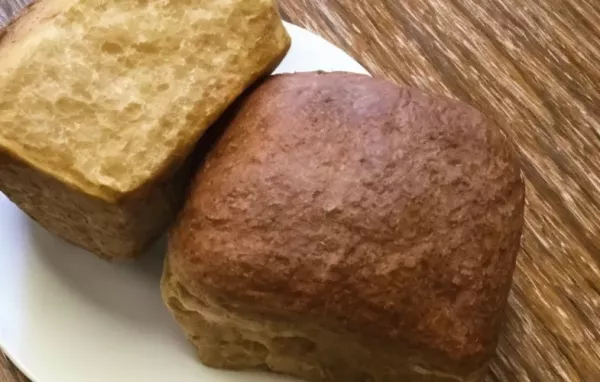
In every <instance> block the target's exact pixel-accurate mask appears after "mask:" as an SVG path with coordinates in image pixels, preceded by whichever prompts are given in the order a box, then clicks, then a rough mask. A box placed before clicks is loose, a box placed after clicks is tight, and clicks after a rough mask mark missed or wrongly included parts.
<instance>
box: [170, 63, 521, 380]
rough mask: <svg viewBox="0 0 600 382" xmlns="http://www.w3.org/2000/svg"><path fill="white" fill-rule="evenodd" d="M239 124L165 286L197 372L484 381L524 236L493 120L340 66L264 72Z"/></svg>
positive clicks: (183, 219) (180, 231)
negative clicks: (193, 350) (193, 351)
mask: <svg viewBox="0 0 600 382" xmlns="http://www.w3.org/2000/svg"><path fill="white" fill-rule="evenodd" d="M235 113H236V115H235V116H233V121H232V122H231V124H230V125H229V127H228V129H227V130H226V132H225V134H224V136H223V137H222V138H221V139H220V141H219V142H218V143H217V145H216V147H215V149H214V150H213V151H212V153H211V155H210V156H209V157H208V159H207V161H206V163H205V166H204V167H203V169H202V170H201V171H200V172H199V173H198V174H197V177H196V179H195V181H194V185H193V187H192V189H191V195H190V198H189V200H188V201H187V203H186V206H185V207H184V210H183V213H182V215H181V216H180V219H179V221H178V222H177V224H176V225H175V227H174V228H173V230H172V232H171V234H170V240H169V253H168V259H167V266H166V269H165V274H164V277H163V294H164V298H165V300H166V302H167V304H168V305H169V307H170V308H171V309H172V310H173V312H174V313H175V316H176V317H177V319H178V321H179V322H180V323H181V324H182V326H183V328H184V330H185V331H186V332H187V334H188V336H189V337H190V339H191V340H192V342H194V344H195V345H196V346H197V347H198V349H199V354H200V358H201V359H202V361H203V362H205V363H206V364H208V365H211V366H217V367H226V368H246V367H266V368H269V369H271V370H273V371H276V372H281V373H286V374H291V375H295V376H299V377H302V378H305V379H307V380H309V381H338V382H339V381H344V382H351V381H376V382H396V381H453V380H456V381H467V380H475V379H477V378H478V376H479V375H480V373H481V371H482V370H483V367H484V366H485V363H486V361H487V360H488V359H489V358H490V356H491V355H492V354H493V352H494V349H495V345H496V341H497V335H498V331H499V329H500V324H501V320H502V316H503V309H504V307H505V304H506V300H507V294H508V291H509V288H510V285H511V277H512V273H513V269H514V265H515V258H516V254H517V252H518V249H519V242H520V236H521V231H522V226H523V207H524V185H523V181H522V178H521V174H520V170H519V166H518V164H517V163H516V161H515V159H514V157H513V156H512V155H511V151H510V148H509V146H508V145H507V143H506V142H505V139H504V138H503V136H502V135H501V134H500V132H499V131H498V129H497V128H496V126H494V125H493V123H491V122H490V121H489V120H488V119H486V118H485V117H484V116H483V115H482V114H481V113H479V112H478V111H476V110H474V109H473V108H471V107H469V106H467V105H465V104H462V103H459V102H454V101H450V100H447V99H444V98H439V97H433V96H430V95H426V94H423V93H422V92H421V91H418V90H415V89H408V88H399V87H397V86H395V85H393V84H391V83H389V82H386V81H384V80H380V79H372V78H370V77H368V76H362V75H355V74H346V73H333V74H325V73H306V74H293V75H279V76H274V77H272V78H270V79H268V80H267V81H265V82H264V83H263V84H262V85H261V86H260V87H259V88H258V89H257V90H255V91H254V92H253V93H252V94H251V95H250V96H248V97H247V98H246V99H245V100H244V101H243V102H242V103H241V106H240V107H239V108H238V109H236V111H235ZM369 378H370V379H369Z"/></svg>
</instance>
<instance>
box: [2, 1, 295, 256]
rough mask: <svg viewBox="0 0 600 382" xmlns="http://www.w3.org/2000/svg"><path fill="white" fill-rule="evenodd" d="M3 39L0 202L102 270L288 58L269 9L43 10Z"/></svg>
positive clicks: (155, 215)
mask: <svg viewBox="0 0 600 382" xmlns="http://www.w3.org/2000/svg"><path fill="white" fill-rule="evenodd" d="M0 36H1V37H0V191H2V192H4V193H5V194H6V195H7V196H8V197H9V198H10V199H11V200H12V201H13V202H15V203H16V204H17V205H19V206H21V207H22V208H23V210H24V211H26V212H27V213H28V214H29V215H30V216H32V217H33V218H34V219H36V220H37V221H39V222H40V223H42V225H44V226H45V227H46V228H47V229H49V230H50V231H53V232H55V233H57V234H59V235H61V236H63V237H65V238H66V239H67V240H69V241H71V242H73V243H76V244H78V245H80V246H83V247H85V248H87V249H90V250H92V251H94V252H96V253H97V254H99V255H101V256H104V257H107V258H120V257H131V256H134V255H135V254H136V253H137V252H139V250H140V249H141V248H143V247H145V245H146V244H147V243H148V242H149V241H151V240H152V239H153V238H155V237H156V236H157V235H159V234H160V233H161V232H162V230H163V229H164V228H165V227H166V225H167V224H168V222H169V221H170V219H171V218H172V216H173V213H174V212H175V211H176V209H177V208H176V206H177V205H178V203H179V201H180V194H181V187H182V185H184V184H185V180H184V179H183V178H185V176H184V175H183V174H182V173H181V172H182V171H184V170H182V168H183V167H185V166H184V163H185V162H186V160H187V158H188V157H189V156H190V154H191V153H192V151H193V149H194V147H195V145H196V143H197V142H198V140H199V139H200V138H201V137H202V135H203V133H204V132H205V131H206V129H207V128H208V127H209V126H210V125H211V124H212V123H213V122H214V121H215V120H216V119H217V118H218V117H219V116H220V115H221V113H222V112H223V111H224V110H225V109H226V108H227V107H228V106H229V105H230V104H231V103H232V102H233V101H234V100H235V99H236V97H238V96H239V95H240V94H241V93H242V92H243V91H244V90H245V89H246V88H247V87H249V86H250V85H251V84H252V83H254V82H255V81H256V80H257V79H258V78H260V77H262V76H264V75H265V74H268V73H270V72H271V71H272V70H273V69H274V68H275V67H276V66H277V65H278V64H279V62H280V61H281V60H282V59H283V57H284V55H285V53H286V52H287V50H288V49H289V46H290V38H289V36H288V34H287V32H286V30H285V28H284V26H283V23H282V21H281V19H280V16H279V14H278V11H277V9H276V8H275V5H274V3H273V1H272V0H231V1H222V0H195V1H182V2H176V1H145V0H138V1H117V0H89V1H84V0H43V1H40V2H38V3H35V4H33V5H31V6H30V7H29V8H28V9H27V10H26V11H24V12H23V13H22V14H21V15H20V17H18V18H17V19H16V20H15V21H14V22H12V23H11V24H10V25H9V26H8V27H7V28H5V29H4V30H3V32H2V33H0ZM148 219H150V221H148Z"/></svg>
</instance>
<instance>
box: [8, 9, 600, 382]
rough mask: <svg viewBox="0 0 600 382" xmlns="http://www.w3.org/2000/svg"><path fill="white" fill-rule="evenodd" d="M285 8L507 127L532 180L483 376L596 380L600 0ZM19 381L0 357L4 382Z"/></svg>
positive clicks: (385, 70)
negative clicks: (499, 331) (509, 286)
mask: <svg viewBox="0 0 600 382" xmlns="http://www.w3.org/2000/svg"><path fill="white" fill-rule="evenodd" d="M2 1H6V0H0V4H1V2H2ZM280 3H281V8H282V12H283V14H284V16H285V18H287V19H289V20H291V21H293V22H294V23H297V24H299V25H302V26H305V27H307V28H308V29H311V30H313V31H315V32H317V33H319V34H321V35H322V36H324V37H326V38H327V39H329V40H330V41H332V42H334V43H335V44H336V45H338V46H340V47H342V48H343V49H345V50H346V51H348V52H350V53H351V54H352V55H353V56H354V57H355V58H357V59H358V60H359V61H360V62H362V63H363V64H364V65H365V66H366V67H367V68H368V69H369V70H370V71H371V72H372V73H373V74H376V75H381V76H384V77H387V78H389V79H392V80H394V81H396V82H397V83H400V84H406V85H410V86H416V87H420V88H423V89H426V90H430V91H433V92H438V93H442V94H446V95H449V96H452V97H455V98H458V99H461V100H464V101H467V102H469V103H471V104H473V105H474V106H476V107H478V108H479V109H481V110H482V111H484V112H486V113H487V114H488V115H489V116H490V117H492V118H493V119H495V121H496V122H497V123H498V125H499V126H501V127H502V128H503V129H504V131H505V132H506V134H507V135H508V136H509V137H510V138H511V139H512V141H513V142H514V143H515V147H516V148H517V150H518V153H519V155H520V158H521V162H522V166H523V170H524V173H525V176H526V178H527V211H526V231H525V233H524V238H523V250H522V251H521V254H520V257H519V260H518V265H517V272H516V274H515V278H514V286H513V290H512V294H511V296H510V307H509V309H508V312H507V321H506V328H505V330H504V333H503V336H502V338H501V340H500V344H499V347H498V355H497V357H496V359H495V360H494V363H493V364H492V365H491V367H490V372H489V374H488V376H487V380H488V381H540V382H546V381H586V382H594V381H600V266H599V264H600V2H599V1H598V0H538V1H529V0H403V1H398V0H280ZM1 19H2V16H0V23H1ZM19 378H21V377H20V376H19V375H18V373H16V372H15V369H14V368H12V367H11V366H10V365H8V364H7V363H5V362H4V361H3V359H2V358H0V382H16V381H22V379H19ZM40 382H46V381H40Z"/></svg>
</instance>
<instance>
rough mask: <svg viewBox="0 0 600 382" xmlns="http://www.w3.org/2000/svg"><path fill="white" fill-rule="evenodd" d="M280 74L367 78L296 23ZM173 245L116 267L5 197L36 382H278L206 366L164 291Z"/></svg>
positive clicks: (10, 261)
mask: <svg viewBox="0 0 600 382" xmlns="http://www.w3.org/2000/svg"><path fill="white" fill-rule="evenodd" d="M286 27H287V28H288V30H289V32H290V34H291V36H292V41H293V42H292V49H291V50H290V52H289V54H288V55H287V57H286V58H285V60H284V61H283V63H282V64H281V65H280V67H279V68H278V70H277V71H278V72H297V71H313V70H325V71H332V70H343V71H350V72H359V73H366V71H365V69H364V68H362V67H361V66H360V65H359V64H358V63H356V62H355V61H354V60H353V59H352V58H350V57H349V56H348V55H346V54H345V53H344V52H342V51H341V50H340V49H338V48H336V47H334V46H333V45H331V44H330V43H328V42H326V41H325V40H323V39H321V38H320V37H317V36H315V35H313V34H312V33H310V32H308V31H306V30H304V29H301V28H299V27H296V26H293V25H290V24H287V25H286ZM164 246H165V243H164V240H161V241H160V242H159V243H157V244H156V245H155V247H154V248H153V250H151V251H150V252H149V253H148V254H146V255H145V256H144V257H143V258H142V259H141V260H139V261H138V262H136V263H135V264H128V265H123V264H109V263H107V262H103V261H101V260H99V259H97V258H96V257H94V256H92V255H91V254H89V253H86V252H85V251H83V250H81V249H78V248H75V247H73V246H71V245H69V244H67V243H65V242H64V241H63V240H61V239H59V238H57V237H55V236H53V235H51V234H49V233H48V232H46V231H45V230H44V229H43V228H41V227H40V226H38V225H37V224H36V223H34V222H33V221H32V220H30V219H29V218H28V217H27V216H26V215H24V214H23V213H22V212H21V211H20V210H19V209H18V208H17V207H16V206H15V205H13V204H12V203H10V201H9V200H8V199H7V198H6V197H5V196H4V195H2V194H0V346H1V347H2V349H3V350H4V351H5V352H6V354H7V355H8V356H9V357H10V358H11V359H12V360H13V361H14V362H15V364H16V365H17V366H18V367H19V368H20V369H21V370H22V371H23V372H24V373H25V374H26V375H27V376H29V377H30V378H31V379H33V380H34V381H37V382H96V381H98V382H170V381H177V382H269V381H273V382H275V381H292V379H290V378H285V377H281V376H275V375H270V374H263V373H249V372H226V371H219V370H213V369H209V368H207V367H204V366H202V365H201V364H200V363H199V361H198V360H197V358H196V355H195V352H194V349H193V348H192V346H191V345H190V344H188V342H187V341H186V339H185V337H184V335H183V333H182V332H181V331H180V329H179V328H178V327H177V325H176V323H175V321H174V320H173V319H172V317H171V315H170V313H169V312H168V311H167V309H166V308H165V307H164V305H163V303H162V301H161V298H160V292H159V279H160V274H161V268H162V258H163V256H164Z"/></svg>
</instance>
